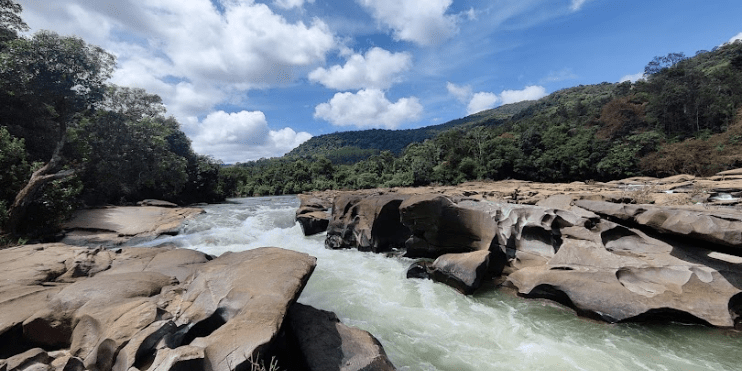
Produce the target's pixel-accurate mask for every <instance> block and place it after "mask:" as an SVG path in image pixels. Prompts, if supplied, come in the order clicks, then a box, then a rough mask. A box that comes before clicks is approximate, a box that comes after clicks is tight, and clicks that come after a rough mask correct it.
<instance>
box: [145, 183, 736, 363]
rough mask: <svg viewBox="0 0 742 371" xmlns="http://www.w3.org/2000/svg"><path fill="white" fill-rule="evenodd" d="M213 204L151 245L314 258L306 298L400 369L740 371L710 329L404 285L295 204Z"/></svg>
mask: <svg viewBox="0 0 742 371" xmlns="http://www.w3.org/2000/svg"><path fill="white" fill-rule="evenodd" d="M232 202H233V203H231V204H223V205H210V206H207V207H206V208H205V209H206V211H207V212H206V213H205V214H203V215H201V216H199V217H198V218H196V219H194V220H191V221H189V222H188V223H187V224H186V225H185V226H184V228H183V233H181V234H180V235H178V236H174V237H167V238H165V239H159V240H156V241H153V242H151V243H150V244H153V245H154V244H159V243H163V242H166V241H167V242H173V243H175V244H177V245H179V246H181V247H187V248H192V249H196V250H199V251H203V252H206V253H209V254H214V255H219V254H221V253H223V252H225V251H241V250H248V249H253V248H257V247H262V246H277V247H282V248H286V249H290V250H296V251H300V252H304V253H307V254H310V255H313V256H316V257H317V268H316V270H315V272H314V274H313V275H312V278H311V279H310V280H309V283H308V284H307V287H306V288H305V289H304V292H303V293H302V295H301V297H300V298H299V302H301V303H304V304H309V305H312V306H314V307H317V308H320V309H325V310H330V311H333V312H335V313H337V315H338V317H339V318H340V319H341V320H342V321H343V322H344V323H345V324H348V325H351V326H355V327H359V328H362V329H364V330H367V331H370V332H371V333H372V334H374V335H375V336H376V337H377V338H378V339H379V341H380V342H381V343H382V345H383V346H384V348H385V349H386V352H387V354H388V356H389V358H390V359H391V360H392V362H393V363H394V365H395V366H397V367H398V368H399V369H400V370H529V371H533V370H668V371H677V370H694V371H695V370H740V369H742V336H740V335H739V334H738V333H736V332H734V331H724V330H718V329H712V328H707V327H703V326H696V325H693V326H688V325H673V324H670V325H641V324H617V325H611V324H605V323H600V322H594V321H591V320H587V319H584V318H579V317H577V316H575V314H574V313H573V312H572V311H570V310H568V309H565V308H563V307H560V306H558V305H556V304H552V303H550V302H548V301H540V300H528V299H523V298H518V297H516V296H514V295H512V294H511V293H506V292H498V291H488V292H483V293H480V294H477V295H474V296H469V297H467V296H464V295H461V294H459V293H458V292H456V291H454V290H453V289H451V288H449V287H447V286H444V285H441V284H435V283H433V282H431V281H425V280H410V279H406V278H405V272H406V269H407V267H408V266H409V265H410V264H411V262H412V260H410V259H405V258H388V257H385V256H383V255H377V254H373V253H363V252H358V251H353V250H342V251H336V250H328V249H325V248H324V235H317V236H313V237H304V235H303V234H302V231H301V228H300V227H299V225H298V224H296V223H295V222H294V212H295V211H296V208H297V207H298V205H299V202H298V200H297V199H296V198H295V197H271V198H250V199H236V200H232Z"/></svg>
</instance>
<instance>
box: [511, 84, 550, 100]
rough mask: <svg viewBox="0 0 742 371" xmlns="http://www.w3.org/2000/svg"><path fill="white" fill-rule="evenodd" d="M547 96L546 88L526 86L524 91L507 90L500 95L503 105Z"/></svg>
mask: <svg viewBox="0 0 742 371" xmlns="http://www.w3.org/2000/svg"><path fill="white" fill-rule="evenodd" d="M545 96H546V88H544V87H543V86H535V85H531V86H526V87H525V88H524V89H523V90H505V91H503V92H502V93H500V98H502V104H510V103H517V102H522V101H524V100H536V99H541V98H543V97H545Z"/></svg>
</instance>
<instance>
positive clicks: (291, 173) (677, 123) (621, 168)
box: [223, 41, 742, 195]
mask: <svg viewBox="0 0 742 371" xmlns="http://www.w3.org/2000/svg"><path fill="white" fill-rule="evenodd" d="M741 114H742V41H737V42H735V43H733V44H727V45H724V46H722V47H718V48H714V49H713V50H712V51H700V52H698V53H696V55H695V56H694V57H692V58H686V57H685V56H684V55H683V54H681V53H671V54H669V55H667V56H661V57H656V58H655V59H654V60H652V61H650V62H649V63H648V64H647V66H646V69H645V78H644V79H642V80H640V81H637V82H636V83H631V82H623V83H601V84H595V85H584V86H577V87H573V88H568V89H563V90H560V91H557V92H554V93H552V94H550V95H549V96H547V97H544V98H542V99H540V100H538V101H536V102H526V103H523V104H520V105H509V106H503V107H500V108H496V109H494V110H489V111H484V112H480V113H478V114H475V115H472V116H468V117H465V118H463V119H460V120H454V121H451V122H449V123H446V124H443V125H439V126H434V127H429V128H423V129H417V130H408V131H385V130H372V131H363V132H351V133H336V134H331V135H328V136H320V137H318V138H316V139H315V140H313V141H310V142H308V143H307V144H306V145H305V146H303V147H300V148H299V149H297V150H296V151H294V152H292V153H291V154H290V155H288V156H285V157H283V158H280V159H270V160H262V161H259V162H253V163H249V164H242V165H241V166H239V167H232V168H229V169H225V171H224V172H223V173H224V176H225V184H229V185H230V187H232V188H231V189H233V190H234V191H235V193H236V194H238V195H257V194H260V195H267V194H282V193H283V194H288V193H297V192H303V191H309V190H319V189H338V188H344V189H358V188H372V187H397V186H420V185H427V184H433V183H436V184H457V183H460V182H464V181H468V180H486V179H491V180H498V179H507V178H514V179H522V180H532V181H541V182H565V181H575V180H591V179H592V180H612V179H620V178H626V177H629V176H638V175H647V176H669V175H674V174H679V173H688V174H692V175H699V176H708V175H711V174H714V173H716V172H719V171H722V170H727V169H731V168H738V167H742V118H741V117H740V115H741ZM403 133H404V134H403ZM401 138H405V139H404V140H403V139H401ZM333 151H335V152H342V151H345V152H346V154H349V153H356V154H357V155H358V156H357V157H356V158H352V161H350V160H349V159H351V157H352V156H351V157H345V159H346V160H347V161H336V159H335V158H331V156H332V154H333ZM354 151H355V152H354ZM297 155H301V156H303V157H297ZM340 158H341V159H342V156H340ZM361 159H362V160H361Z"/></svg>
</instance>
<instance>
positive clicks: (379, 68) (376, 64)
mask: <svg viewBox="0 0 742 371" xmlns="http://www.w3.org/2000/svg"><path fill="white" fill-rule="evenodd" d="M410 68H412V55H411V54H410V53H406V52H402V53H391V52H389V51H387V50H384V49H382V48H378V47H375V48H372V49H370V50H369V51H367V52H366V54H365V55H361V54H352V55H350V56H349V57H348V60H347V62H346V63H345V65H344V66H340V65H335V66H332V67H330V69H329V70H328V69H325V68H322V67H320V68H317V69H316V70H314V71H312V72H311V73H310V74H309V80H310V81H314V82H319V83H320V84H322V85H324V86H326V87H328V88H331V89H336V90H353V89H366V88H374V89H388V88H389V87H391V86H392V84H394V83H395V82H398V81H399V74H400V73H401V72H404V71H407V70H409V69H410Z"/></svg>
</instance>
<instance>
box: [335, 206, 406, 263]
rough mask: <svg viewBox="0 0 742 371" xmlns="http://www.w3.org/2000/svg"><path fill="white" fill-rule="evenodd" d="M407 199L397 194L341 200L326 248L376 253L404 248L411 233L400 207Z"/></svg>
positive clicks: (336, 209) (336, 208)
mask: <svg viewBox="0 0 742 371" xmlns="http://www.w3.org/2000/svg"><path fill="white" fill-rule="evenodd" d="M407 198H408V196H405V195H396V194H385V195H375V196H355V195H346V196H341V197H338V198H337V199H336V200H335V203H334V204H333V207H332V218H331V220H330V224H329V226H328V227H327V238H326V240H325V246H327V247H328V248H331V249H347V248H356V249H358V250H361V251H373V252H387V251H391V250H392V249H395V248H401V247H404V245H405V241H406V240H407V239H408V238H409V237H410V234H411V233H410V230H409V228H408V227H407V226H405V225H403V224H402V223H401V222H400V208H399V206H400V204H402V202H403V201H404V200H405V199H407Z"/></svg>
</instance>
